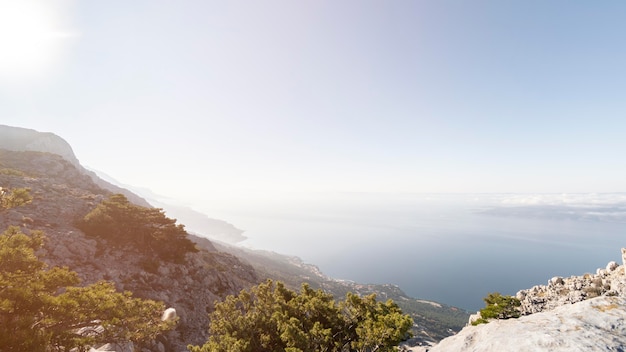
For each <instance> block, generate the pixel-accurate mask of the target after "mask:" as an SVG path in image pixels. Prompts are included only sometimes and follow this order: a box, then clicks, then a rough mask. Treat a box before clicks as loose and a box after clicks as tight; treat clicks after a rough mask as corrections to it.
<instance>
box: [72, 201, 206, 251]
mask: <svg viewBox="0 0 626 352" xmlns="http://www.w3.org/2000/svg"><path fill="white" fill-rule="evenodd" d="M77 226H78V227H79V228H80V229H81V230H82V231H83V232H85V234H87V235H88V236H92V237H96V238H101V239H106V240H107V241H108V244H109V245H110V246H120V247H121V246H129V245H130V246H134V247H135V248H137V249H140V250H142V251H143V252H145V253H146V254H149V255H156V256H157V257H158V258H159V259H161V260H163V261H168V262H174V263H181V262H183V261H184V258H185V253H188V252H196V251H197V249H196V247H195V245H194V243H193V242H192V241H191V240H190V239H189V238H187V232H186V231H185V228H184V226H183V225H180V224H179V225H177V224H176V220H175V219H170V218H168V217H166V216H165V214H164V212H163V209H159V208H146V207H141V206H138V205H134V204H132V203H131V202H129V201H128V199H126V197H125V196H124V195H122V194H115V195H112V196H111V197H109V199H107V200H104V201H103V202H102V203H100V204H99V205H98V206H97V207H96V208H95V209H94V210H92V211H91V212H90V213H89V214H87V215H86V216H85V217H84V218H83V219H82V220H81V221H79V222H78V224H77Z"/></svg>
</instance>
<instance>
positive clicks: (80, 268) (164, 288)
mask: <svg viewBox="0 0 626 352" xmlns="http://www.w3.org/2000/svg"><path fill="white" fill-rule="evenodd" d="M0 187H6V188H19V187H27V188H30V190H31V195H33V197H34V199H33V201H32V203H31V204H29V205H26V206H22V207H17V208H13V209H9V210H7V211H4V212H2V214H1V215H0V231H3V230H4V229H6V228H7V227H8V226H10V225H18V226H20V227H22V229H23V230H24V231H25V232H29V231H32V230H42V231H44V232H45V234H46V236H47V241H46V245H45V246H44V250H43V251H42V252H41V253H40V254H41V255H42V256H44V258H43V259H44V260H45V261H46V262H47V263H49V264H50V265H54V266H68V267H69V268H70V269H72V270H74V271H76V272H78V274H79V276H80V277H81V279H82V281H83V283H84V284H89V283H93V282H95V281H97V280H102V279H104V280H109V281H113V282H114V283H115V284H116V286H117V288H118V289H120V290H129V291H132V292H134V293H135V295H136V296H139V297H144V298H151V299H156V300H161V301H163V302H165V303H166V305H168V306H170V307H174V308H176V310H177V312H178V315H179V316H180V322H179V324H178V327H177V329H176V331H174V332H172V333H170V334H169V335H168V336H166V338H164V339H163V340H162V341H161V345H162V346H163V347H165V349H166V350H167V351H184V350H186V345H187V344H189V343H191V344H202V343H204V341H206V338H207V327H208V323H209V321H208V315H207V312H209V311H211V310H212V309H213V304H214V302H215V301H216V300H221V299H222V298H224V297H225V296H226V295H228V294H236V293H238V292H239V291H240V290H241V289H243V288H246V287H249V286H251V285H253V284H256V283H257V282H258V278H257V276H256V273H255V271H254V269H253V268H252V267H251V266H250V265H247V264H245V263H242V262H241V261H239V260H238V259H237V258H236V257H234V256H232V255H230V254H226V253H223V252H218V251H216V250H204V251H201V252H199V253H190V254H187V257H186V260H185V263H184V264H173V263H161V265H159V266H157V267H153V268H151V270H146V267H145V264H144V263H142V255H141V252H140V250H139V249H137V248H130V247H124V248H111V247H110V246H108V245H107V243H106V241H104V240H96V239H93V238H88V237H86V236H85V235H84V234H83V233H82V232H81V231H80V230H78V229H77V228H76V227H75V226H74V224H75V222H76V220H77V219H79V218H82V217H83V216H84V215H85V214H87V213H88V212H89V211H90V210H91V209H93V208H94V207H95V206H96V205H97V204H98V203H99V202H100V201H102V200H103V199H105V198H106V197H107V196H108V195H110V192H109V191H107V190H105V189H103V188H101V187H99V186H98V185H96V184H95V183H94V182H93V180H92V179H91V177H90V176H88V175H85V174H84V173H83V172H82V170H79V169H78V168H76V167H75V165H73V163H71V162H69V161H67V160H65V159H64V158H63V157H61V156H59V155H54V154H49V153H41V152H32V151H23V152H15V151H9V150H1V149H0ZM207 248H210V247H207Z"/></svg>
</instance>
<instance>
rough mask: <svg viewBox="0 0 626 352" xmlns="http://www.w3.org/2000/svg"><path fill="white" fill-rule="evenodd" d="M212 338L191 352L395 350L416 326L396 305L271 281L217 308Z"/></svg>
mask: <svg viewBox="0 0 626 352" xmlns="http://www.w3.org/2000/svg"><path fill="white" fill-rule="evenodd" d="M210 318H211V323H210V327H209V331H210V333H211V336H210V337H209V340H208V341H207V343H205V344H204V345H203V346H189V349H190V351H192V352H220V351H225V352H226V351H229V352H232V351H237V352H248V351H250V352H252V351H254V352H263V351H285V352H309V351H311V352H312V351H362V352H373V351H393V350H395V347H394V346H396V345H397V344H398V343H399V342H400V341H402V340H404V339H406V338H408V337H409V333H408V331H409V329H410V327H411V326H412V324H413V321H412V319H411V318H410V317H409V316H408V315H403V314H402V312H401V311H400V309H399V308H398V306H397V305H395V304H394V303H393V302H392V301H387V302H385V303H382V302H378V301H376V296H375V295H370V296H367V297H364V298H362V297H359V296H357V295H354V294H348V295H347V296H346V300H345V301H343V302H340V303H337V302H335V300H334V299H333V297H332V295H330V294H328V293H325V292H324V291H322V290H313V289H311V288H310V287H309V286H308V285H306V284H303V285H302V287H301V289H300V292H299V293H296V292H294V291H291V290H289V289H287V288H285V286H284V285H283V284H282V283H281V282H273V281H271V280H268V281H267V282H265V283H263V284H260V285H258V286H255V287H253V288H251V289H250V291H247V290H243V291H241V293H240V294H239V295H238V296H237V297H235V296H228V297H227V298H226V300H225V301H223V302H220V303H217V304H216V306H215V311H214V312H213V313H212V314H211V317H210Z"/></svg>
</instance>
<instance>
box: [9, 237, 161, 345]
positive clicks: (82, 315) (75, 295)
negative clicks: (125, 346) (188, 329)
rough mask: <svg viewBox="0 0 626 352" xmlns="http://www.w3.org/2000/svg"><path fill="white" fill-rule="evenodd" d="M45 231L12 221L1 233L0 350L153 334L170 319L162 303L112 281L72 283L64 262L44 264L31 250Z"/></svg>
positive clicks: (39, 244)
mask: <svg viewBox="0 0 626 352" xmlns="http://www.w3.org/2000/svg"><path fill="white" fill-rule="evenodd" d="M43 241H44V236H43V234H42V233H41V232H36V231H34V232H33V233H32V234H31V236H27V235H26V234H24V233H22V232H21V231H20V229H19V228H18V227H16V226H12V227H9V228H8V229H7V230H6V231H4V232H3V233H2V234H0V350H1V351H3V352H5V351H6V352H26V351H28V352H44V351H45V352H48V351H69V350H70V349H72V348H76V349H77V350H78V351H83V350H85V346H87V345H90V344H94V343H97V342H121V341H131V342H134V343H136V344H137V345H141V344H142V343H144V342H147V341H150V340H153V339H154V338H155V337H156V336H157V335H158V334H160V333H161V332H163V331H165V330H168V329H171V328H172V327H173V323H171V322H162V321H161V319H160V315H161V313H162V312H163V310H164V308H165V307H164V304H163V303H161V302H155V301H150V300H142V299H137V298H133V297H132V294H131V293H130V292H123V293H120V292H117V291H116V290H115V287H114V285H113V284H112V283H109V282H104V281H102V282H98V283H96V284H93V285H90V286H86V287H77V286H75V285H77V284H78V283H79V279H78V276H77V274H76V273H75V272H72V271H70V270H69V269H68V268H59V267H54V268H50V269H48V268H47V267H46V264H45V263H43V262H42V261H40V260H39V259H38V258H37V256H36V255H35V252H36V251H37V250H38V249H39V248H41V247H42V245H43Z"/></svg>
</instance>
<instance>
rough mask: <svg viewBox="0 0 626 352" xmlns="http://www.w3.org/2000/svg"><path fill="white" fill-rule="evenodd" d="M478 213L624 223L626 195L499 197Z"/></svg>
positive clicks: (592, 194)
mask: <svg viewBox="0 0 626 352" xmlns="http://www.w3.org/2000/svg"><path fill="white" fill-rule="evenodd" d="M494 201H495V202H494V203H493V205H492V206H490V207H488V208H486V209H483V210H481V211H479V212H480V213H483V214H489V215H494V216H515V217H532V218H552V219H576V220H589V221H608V222H624V223H626V193H601V194H599V193H589V194H584V193H580V194H578V193H577V194H532V195H500V196H497V197H495V199H494Z"/></svg>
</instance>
